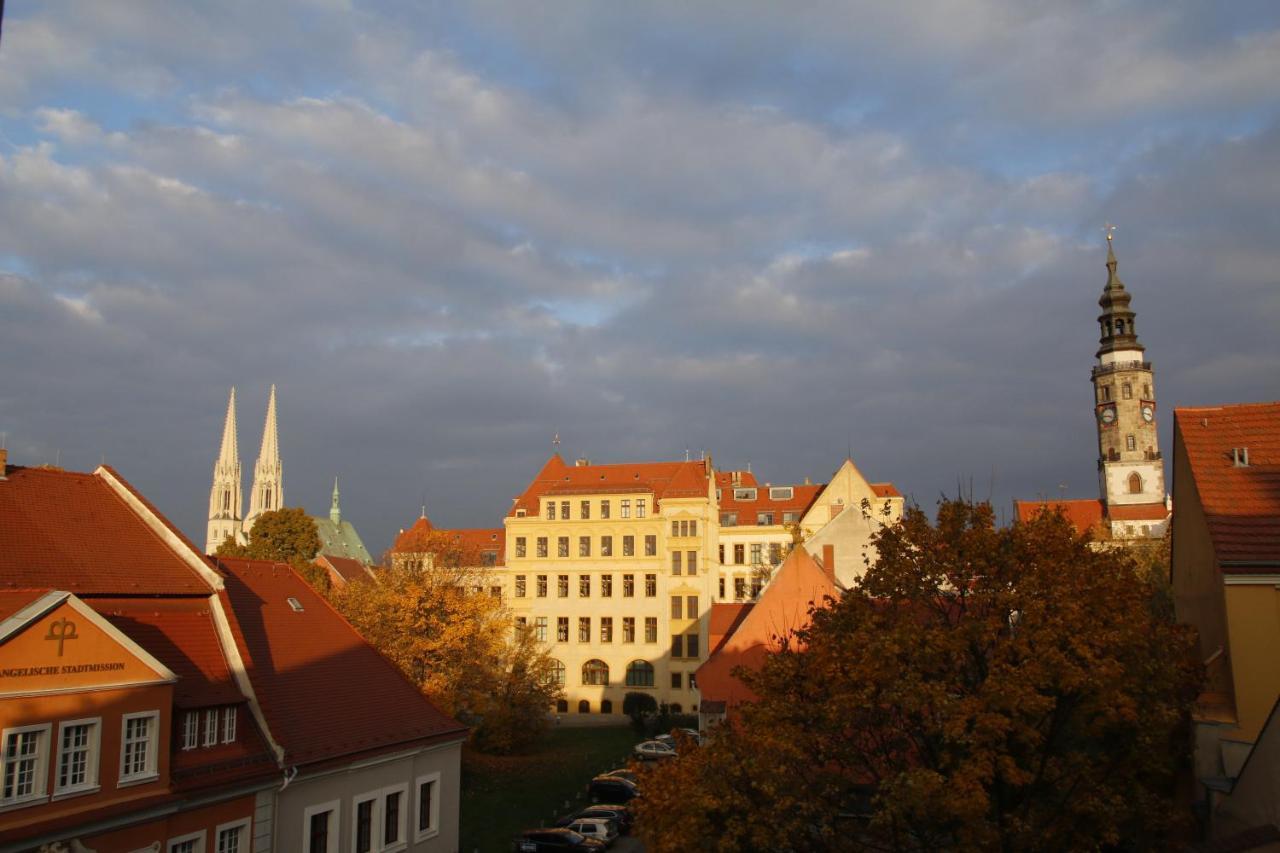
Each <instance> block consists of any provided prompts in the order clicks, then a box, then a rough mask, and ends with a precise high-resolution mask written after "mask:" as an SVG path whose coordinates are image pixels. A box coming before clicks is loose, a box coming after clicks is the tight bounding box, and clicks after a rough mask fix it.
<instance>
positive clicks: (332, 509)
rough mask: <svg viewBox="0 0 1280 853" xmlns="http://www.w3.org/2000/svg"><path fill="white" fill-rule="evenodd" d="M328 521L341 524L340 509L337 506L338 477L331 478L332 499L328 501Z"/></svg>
mask: <svg viewBox="0 0 1280 853" xmlns="http://www.w3.org/2000/svg"><path fill="white" fill-rule="evenodd" d="M329 520H330V521H332V522H333V523H334V524H342V509H341V507H339V506H338V475H337V474H335V475H334V476H333V498H332V499H331V500H330V501H329Z"/></svg>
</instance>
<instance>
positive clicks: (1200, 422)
mask: <svg viewBox="0 0 1280 853" xmlns="http://www.w3.org/2000/svg"><path fill="white" fill-rule="evenodd" d="M1173 421H1174V430H1175V432H1176V433H1177V440H1179V441H1181V444H1182V446H1183V447H1184V448H1185V449H1186V453H1187V459H1188V460H1189V462H1190V464H1191V476H1192V478H1193V479H1194V481H1195V488H1196V492H1197V493H1198V494H1199V496H1200V504H1201V506H1203V507H1204V513H1205V519H1206V521H1207V522H1208V525H1209V537H1210V539H1211V540H1212V541H1213V549H1214V553H1215V554H1216V556H1217V558H1218V561H1219V563H1221V564H1223V565H1224V566H1226V565H1230V564H1247V563H1255V564H1256V563H1261V564H1265V565H1266V566H1275V565H1276V564H1277V563H1280V402H1273V403H1243V404H1239V405H1232V406H1213V407H1206V408H1179V409H1175V410H1174V413H1173ZM1235 448H1248V449H1249V464H1248V465H1247V466H1245V465H1237V464H1236V462H1235V461H1234V459H1233V458H1232V450H1233V449H1235ZM1244 568H1248V567H1247V566H1240V565H1236V566H1233V567H1232V571H1239V570H1240V569H1244Z"/></svg>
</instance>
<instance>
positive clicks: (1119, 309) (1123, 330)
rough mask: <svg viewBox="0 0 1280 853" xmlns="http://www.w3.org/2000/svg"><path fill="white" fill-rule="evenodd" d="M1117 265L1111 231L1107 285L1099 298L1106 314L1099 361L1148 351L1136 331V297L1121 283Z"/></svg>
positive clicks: (1102, 319)
mask: <svg viewBox="0 0 1280 853" xmlns="http://www.w3.org/2000/svg"><path fill="white" fill-rule="evenodd" d="M1117 266H1119V264H1118V263H1117V262H1116V253H1115V249H1113V248H1112V245H1111V233H1110V232H1109V231H1108V233H1107V283H1106V286H1104V287H1103V288H1102V296H1101V297H1100V298H1099V299H1098V305H1099V307H1101V308H1102V314H1101V315H1099V316H1098V325H1099V327H1100V331H1101V337H1100V338H1099V340H1098V343H1099V347H1098V353H1097V356H1096V357H1097V358H1101V357H1102V356H1103V355H1104V354H1106V353H1110V352H1117V351H1124V352H1129V351H1132V352H1133V353H1135V354H1137V353H1141V352H1142V351H1143V350H1144V347H1143V346H1142V344H1140V343H1138V333H1137V330H1136V329H1135V328H1134V317H1135V315H1134V313H1133V310H1132V309H1130V308H1129V302H1130V301H1131V300H1132V299H1133V297H1132V296H1130V295H1129V291H1127V290H1125V289H1124V282H1122V281H1120V276H1119V274H1118V273H1117V272H1116V267H1117Z"/></svg>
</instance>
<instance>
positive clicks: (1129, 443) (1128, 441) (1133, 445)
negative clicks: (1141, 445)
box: [1124, 435, 1138, 450]
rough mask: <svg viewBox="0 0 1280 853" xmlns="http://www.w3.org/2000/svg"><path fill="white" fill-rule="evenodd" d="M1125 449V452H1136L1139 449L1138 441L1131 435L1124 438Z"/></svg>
mask: <svg viewBox="0 0 1280 853" xmlns="http://www.w3.org/2000/svg"><path fill="white" fill-rule="evenodd" d="M1124 447H1125V450H1136V449H1137V447H1138V442H1137V439H1135V438H1134V437H1133V436H1131V435H1126V436H1125V437H1124Z"/></svg>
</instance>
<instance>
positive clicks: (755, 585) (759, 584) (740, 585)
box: [720, 576, 765, 601]
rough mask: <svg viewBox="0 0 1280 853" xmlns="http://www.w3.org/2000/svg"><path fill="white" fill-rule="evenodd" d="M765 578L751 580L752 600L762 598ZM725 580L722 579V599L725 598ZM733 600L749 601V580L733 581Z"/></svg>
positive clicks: (738, 579)
mask: <svg viewBox="0 0 1280 853" xmlns="http://www.w3.org/2000/svg"><path fill="white" fill-rule="evenodd" d="M764 580H765V579H764V578H762V577H759V576H756V577H752V578H751V600H752V601H754V600H755V599H757V598H759V597H760V592H761V591H762V590H763V589H764ZM724 594H725V579H724V578H720V598H721V599H723V598H724V597H725V595H724ZM733 599H734V601H746V600H747V579H746V578H742V577H738V578H734V579H733Z"/></svg>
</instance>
